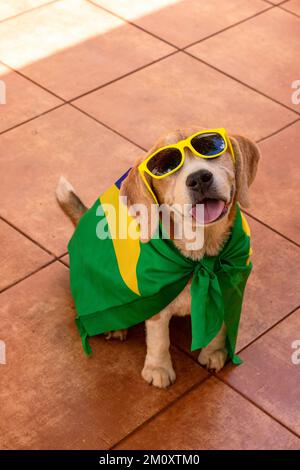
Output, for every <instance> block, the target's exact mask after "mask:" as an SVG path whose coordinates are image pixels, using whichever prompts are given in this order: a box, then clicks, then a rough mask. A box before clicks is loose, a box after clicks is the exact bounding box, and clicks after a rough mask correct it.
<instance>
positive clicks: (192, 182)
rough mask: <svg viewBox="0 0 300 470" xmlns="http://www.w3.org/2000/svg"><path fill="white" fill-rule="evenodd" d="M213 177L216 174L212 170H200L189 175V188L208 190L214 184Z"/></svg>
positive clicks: (187, 181) (187, 180)
mask: <svg viewBox="0 0 300 470" xmlns="http://www.w3.org/2000/svg"><path fill="white" fill-rule="evenodd" d="M213 177H214V176H213V174H212V172H211V171H208V170H198V171H196V172H195V173H192V174H190V175H189V176H188V177H187V179H186V185H187V187H188V188H190V189H193V190H195V191H199V190H200V189H202V190H206V189H208V188H209V187H210V185H211V184H212V182H213Z"/></svg>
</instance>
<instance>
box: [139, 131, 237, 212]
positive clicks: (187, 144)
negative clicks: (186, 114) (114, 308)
mask: <svg viewBox="0 0 300 470" xmlns="http://www.w3.org/2000/svg"><path fill="white" fill-rule="evenodd" d="M211 133H214V134H219V135H220V136H221V137H222V138H223V139H224V142H225V148H224V149H223V150H222V151H221V152H219V153H217V154H216V155H209V156H207V155H202V154H201V153H199V152H197V151H196V150H195V149H194V147H193V146H192V144H191V141H192V139H193V138H194V137H196V136H199V135H203V134H211ZM169 148H175V149H177V150H179V151H180V153H181V162H180V163H179V165H178V166H177V167H176V168H174V169H173V170H171V171H169V172H168V173H166V174H164V175H155V174H153V173H152V172H151V171H150V170H149V168H148V167H147V163H148V162H149V161H150V160H151V159H152V158H153V157H155V155H157V154H158V153H159V152H161V151H162V150H166V149H169ZM185 148H188V149H189V150H190V151H191V152H192V153H193V154H194V155H196V157H199V158H207V159H209V158H216V157H219V156H220V155H223V153H225V152H226V151H227V149H229V150H230V153H231V157H232V160H233V162H234V164H235V156H234V152H233V148H232V144H231V142H230V139H229V137H228V134H227V132H226V130H225V129H224V128H223V127H220V128H217V129H206V130H204V131H199V132H196V133H195V134H193V135H191V136H189V137H187V138H186V139H183V140H180V141H179V142H177V143H176V144H170V145H166V146H164V147H160V148H159V149H157V150H155V152H153V153H151V155H149V156H148V157H147V158H146V159H145V160H144V161H142V163H140V164H139V166H138V170H139V172H140V175H141V177H142V180H143V182H144V183H145V185H146V187H147V188H148V190H149V191H150V193H151V195H152V196H153V198H154V200H155V202H156V203H157V202H158V201H157V198H156V196H155V194H154V193H153V191H152V189H151V187H150V185H149V183H148V181H147V179H146V177H145V173H147V174H148V175H149V176H151V177H152V178H154V179H157V180H160V179H163V178H166V177H167V176H170V175H172V174H173V173H175V172H176V171H178V170H179V169H180V168H181V167H182V165H183V164H184V161H185V153H184V149H185Z"/></svg>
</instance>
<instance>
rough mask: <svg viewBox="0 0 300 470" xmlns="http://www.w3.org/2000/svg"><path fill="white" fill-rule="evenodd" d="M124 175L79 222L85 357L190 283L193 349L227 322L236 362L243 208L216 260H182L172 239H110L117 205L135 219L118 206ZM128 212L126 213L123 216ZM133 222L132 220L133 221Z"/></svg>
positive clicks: (243, 277) (246, 266) (72, 245)
mask: <svg viewBox="0 0 300 470" xmlns="http://www.w3.org/2000/svg"><path fill="white" fill-rule="evenodd" d="M124 177H126V174H125V175H124V176H123V177H122V178H120V180H118V181H117V182H116V183H115V184H114V185H113V186H112V187H111V188H109V189H108V190H107V191H106V192H105V193H104V194H103V195H102V196H100V198H99V199H98V200H97V201H96V202H95V204H94V205H93V206H92V207H91V208H90V209H89V210H88V211H87V212H86V213H85V215H84V216H83V217H82V218H81V220H80V222H79V224H78V226H77V227H76V229H75V232H74V234H73V236H72V238H71V240H70V242H69V247H68V248H69V254H70V276H71V291H72V295H73V297H74V300H75V305H76V310H77V318H76V323H77V326H78V329H79V332H80V335H81V338H82V344H83V347H84V350H85V352H86V353H87V354H90V353H91V348H90V346H89V343H88V337H89V336H94V335H98V334H101V333H105V332H108V331H114V330H119V329H126V328H128V327H130V326H133V325H136V324H138V323H140V322H142V321H144V320H147V319H148V318H150V317H152V316H153V315H155V314H156V313H158V312H160V311H161V310H162V309H163V308H164V307H166V306H167V305H168V304H169V303H170V302H171V301H172V300H173V299H175V298H176V297H177V296H178V294H179V293H180V292H181V291H182V290H183V289H184V287H185V286H186V285H187V283H188V281H189V279H191V278H192V283H191V325H192V344H191V350H195V349H198V348H203V347H205V346H207V345H208V344H209V343H210V342H211V340H212V339H213V338H214V337H215V336H216V335H217V334H218V332H219V331H220V329H221V326H222V323H223V322H225V325H226V328H227V339H226V346H227V349H228V352H229V355H230V358H231V359H232V361H233V362H234V363H240V360H239V358H238V357H237V356H235V345H236V338H237V333H238V326H239V321H240V314H241V308H242V302H243V294H244V288H245V285H246V281H247V278H248V276H249V274H250V271H251V268H252V263H251V262H250V259H249V256H250V231H249V227H248V224H247V222H246V219H245V217H244V215H243V214H242V213H241V211H240V209H239V206H238V205H237V206H236V211H235V212H236V213H235V221H234V224H233V227H232V230H231V234H230V237H229V239H228V241H227V242H226V244H225V245H224V247H223V249H222V251H221V252H220V253H219V254H218V255H217V256H205V257H204V258H202V259H201V260H200V261H193V260H191V259H189V258H186V257H184V256H183V255H182V254H181V253H180V252H179V251H178V250H177V248H176V247H175V245H174V244H173V242H172V241H171V240H167V239H164V238H163V237H162V228H161V227H159V228H158V230H159V233H158V234H156V235H158V236H157V237H153V238H152V239H151V240H150V241H149V242H148V243H141V242H140V241H139V239H133V238H131V237H130V236H128V237H127V238H126V237H125V238H122V239H118V238H114V237H111V236H110V235H111V233H110V229H111V226H110V224H111V220H110V216H108V214H107V213H105V211H104V210H103V206H104V205H105V204H107V203H109V204H111V205H112V206H113V207H114V208H115V211H116V215H117V217H118V215H120V212H122V213H123V216H125V217H128V221H129V222H130V216H129V215H128V213H127V209H126V207H125V206H124V205H123V204H122V203H120V201H119V189H120V185H121V183H122V180H123V179H124ZM124 211H125V212H126V213H125V214H124ZM131 220H132V219H131ZM99 222H100V223H101V224H102V225H103V223H105V224H106V225H107V230H108V235H109V236H108V237H106V238H105V239H100V238H99V236H98V232H97V227H98V224H99Z"/></svg>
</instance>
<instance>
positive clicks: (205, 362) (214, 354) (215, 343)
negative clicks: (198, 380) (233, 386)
mask: <svg viewBox="0 0 300 470" xmlns="http://www.w3.org/2000/svg"><path fill="white" fill-rule="evenodd" d="M225 342H226V327H225V324H224V323H223V325H222V328H221V330H220V331H219V333H218V334H217V336H216V337H215V338H214V339H213V340H212V341H211V342H210V343H209V345H208V346H206V348H203V349H201V352H200V354H199V357H198V361H199V362H200V364H201V365H202V366H206V367H207V369H209V370H214V371H215V372H219V370H221V369H222V368H223V367H224V364H225V362H226V359H227V354H228V353H227V350H226V347H225Z"/></svg>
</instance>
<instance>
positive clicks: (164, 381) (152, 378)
mask: <svg viewBox="0 0 300 470" xmlns="http://www.w3.org/2000/svg"><path fill="white" fill-rule="evenodd" d="M142 377H143V379H145V380H146V382H148V384H150V385H151V384H152V385H154V387H158V388H166V387H168V386H169V385H171V384H172V383H174V382H175V379H176V374H175V371H174V369H173V367H172V364H170V365H167V366H164V365H163V366H162V367H158V366H151V365H145V366H144V369H143V370H142Z"/></svg>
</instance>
